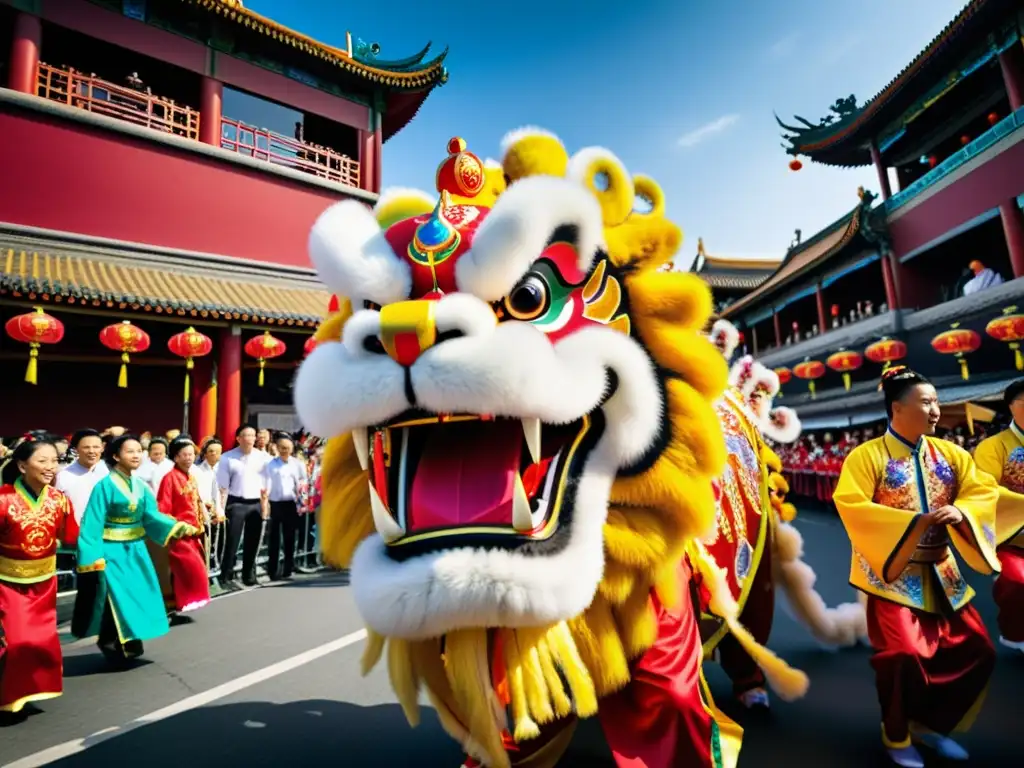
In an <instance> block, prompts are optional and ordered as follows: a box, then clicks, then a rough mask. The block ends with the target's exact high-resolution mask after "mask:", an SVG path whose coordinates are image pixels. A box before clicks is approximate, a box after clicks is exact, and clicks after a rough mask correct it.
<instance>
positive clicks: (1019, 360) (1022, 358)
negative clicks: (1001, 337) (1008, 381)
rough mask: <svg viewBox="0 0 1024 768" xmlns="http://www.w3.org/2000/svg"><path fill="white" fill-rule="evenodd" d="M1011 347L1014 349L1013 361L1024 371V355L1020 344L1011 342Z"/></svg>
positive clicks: (1019, 369)
mask: <svg viewBox="0 0 1024 768" xmlns="http://www.w3.org/2000/svg"><path fill="white" fill-rule="evenodd" d="M1010 349H1012V350H1013V361H1014V362H1015V363H1016V364H1017V370H1018V371H1024V355H1022V354H1021V352H1020V344H1011V345H1010Z"/></svg>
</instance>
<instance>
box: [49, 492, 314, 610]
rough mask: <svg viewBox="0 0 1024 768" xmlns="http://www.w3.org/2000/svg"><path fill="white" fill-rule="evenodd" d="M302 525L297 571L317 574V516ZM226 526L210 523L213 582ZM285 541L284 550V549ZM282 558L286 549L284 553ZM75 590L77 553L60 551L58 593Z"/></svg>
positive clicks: (262, 566) (264, 539)
mask: <svg viewBox="0 0 1024 768" xmlns="http://www.w3.org/2000/svg"><path fill="white" fill-rule="evenodd" d="M300 521H301V522H300V525H299V528H298V530H297V531H296V534H295V570H296V571H298V572H299V573H306V574H311V573H317V572H318V571H321V570H324V568H325V566H324V562H323V558H322V557H321V556H320V552H319V548H318V547H317V532H316V515H315V514H314V513H312V512H311V513H309V514H305V515H301V516H300ZM269 522H270V521H269V520H267V521H264V523H263V530H262V531H261V533H260V548H259V552H258V554H257V555H256V573H257V578H258V577H259V576H260V575H262V574H265V573H266V571H267V564H268V562H269V561H270V556H269V551H268V550H269V547H268V540H269V538H270V537H269V533H268V531H267V526H268V525H269ZM226 533H227V525H226V523H221V524H219V525H209V526H208V528H207V532H206V546H207V551H208V552H209V553H210V567H209V576H210V581H211V582H213V581H215V580H216V579H217V578H218V577H219V576H220V564H221V562H222V561H223V559H224V547H225V544H226V543H227V542H226V538H227V536H226ZM283 548H284V547H283V541H282V549H283ZM282 557H283V552H282ZM234 576H235V578H237V579H241V576H242V544H241V543H239V545H238V554H237V557H236V559H235V573H234ZM75 591H76V571H75V555H74V553H73V552H60V553H58V555H57V592H58V596H60V597H68V596H70V595H73V594H74V593H75Z"/></svg>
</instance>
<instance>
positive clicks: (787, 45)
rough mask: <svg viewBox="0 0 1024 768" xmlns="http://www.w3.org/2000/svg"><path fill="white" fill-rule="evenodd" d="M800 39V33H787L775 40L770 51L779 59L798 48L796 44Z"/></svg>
mask: <svg viewBox="0 0 1024 768" xmlns="http://www.w3.org/2000/svg"><path fill="white" fill-rule="evenodd" d="M799 40H800V33H799V32H793V33H792V34H789V35H786V36H785V37H783V38H782V39H780V40H777V41H775V43H774V44H773V45H772V47H771V48H769V49H768V51H769V52H770V53H771V55H772V56H774V57H775V58H777V59H781V58H783V57H784V56H789V54H791V53H793V52H794V51H795V50H796V44H797V42H798V41H799Z"/></svg>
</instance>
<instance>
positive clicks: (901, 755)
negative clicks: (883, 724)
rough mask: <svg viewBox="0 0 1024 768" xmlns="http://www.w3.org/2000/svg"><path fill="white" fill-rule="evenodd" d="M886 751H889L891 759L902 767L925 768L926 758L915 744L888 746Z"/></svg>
mask: <svg viewBox="0 0 1024 768" xmlns="http://www.w3.org/2000/svg"><path fill="white" fill-rule="evenodd" d="M885 751H886V752H888V753H889V759H890V760H892V761H893V762H894V763H896V765H899V766H902V768H924V759H922V757H921V753H920V752H918V751H917V749H916V748H915V747H913V746H909V747H899V748H897V747H888V748H887V749H886V750H885Z"/></svg>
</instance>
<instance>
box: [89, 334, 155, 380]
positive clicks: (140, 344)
mask: <svg viewBox="0 0 1024 768" xmlns="http://www.w3.org/2000/svg"><path fill="white" fill-rule="evenodd" d="M100 343H101V344H102V345H103V346H104V347H106V348H107V349H112V350H114V351H115V352H120V353H121V372H120V373H119V374H118V376H117V386H118V387H120V388H121V389H124V388H125V387H127V386H128V363H129V362H131V360H130V358H129V355H132V354H135V353H136V352H145V351H146V350H147V349H149V334H148V333H146V332H145V331H144V330H142V329H141V328H137V327H136V326H134V325H132V322H131V320H123V321H121V322H120V323H114V324H113V325H108V326H107V327H106V328H104V329H103V330H102V331H100Z"/></svg>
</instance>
